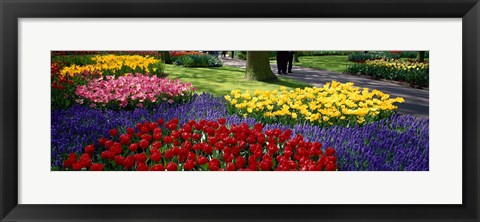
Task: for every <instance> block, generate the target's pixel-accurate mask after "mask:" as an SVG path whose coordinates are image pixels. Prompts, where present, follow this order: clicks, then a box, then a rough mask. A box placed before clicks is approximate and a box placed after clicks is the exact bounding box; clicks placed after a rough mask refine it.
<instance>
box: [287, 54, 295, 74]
mask: <svg viewBox="0 0 480 222" xmlns="http://www.w3.org/2000/svg"><path fill="white" fill-rule="evenodd" d="M294 54H295V52H294V51H288V58H287V63H288V73H293V72H292V66H293V56H294Z"/></svg>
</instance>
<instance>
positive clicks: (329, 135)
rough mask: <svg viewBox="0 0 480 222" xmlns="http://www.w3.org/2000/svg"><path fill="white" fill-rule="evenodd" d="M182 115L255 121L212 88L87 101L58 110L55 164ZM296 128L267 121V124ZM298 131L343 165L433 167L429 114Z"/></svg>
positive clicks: (185, 117)
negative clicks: (97, 103)
mask: <svg viewBox="0 0 480 222" xmlns="http://www.w3.org/2000/svg"><path fill="white" fill-rule="evenodd" d="M175 117H176V118H178V119H179V120H180V121H179V122H180V124H184V123H185V122H186V121H187V120H189V119H202V118H203V119H207V120H216V119H218V118H226V119H227V124H239V123H242V122H246V123H247V124H249V125H251V126H253V124H254V123H255V120H254V119H252V118H240V117H238V116H237V115H228V114H227V110H226V108H225V100H224V99H223V98H215V97H213V96H212V95H209V94H202V95H195V96H194V97H193V99H192V101H191V102H188V103H184V104H168V103H163V104H160V105H158V106H156V107H154V108H153V109H146V108H137V109H135V110H133V111H124V110H120V111H111V110H107V111H102V110H100V109H96V108H90V107H85V106H78V105H76V106H73V107H71V108H69V109H65V110H52V116H51V118H52V126H51V133H52V160H51V161H52V167H54V168H55V167H60V168H61V166H62V157H63V156H64V155H66V154H67V153H70V152H80V151H81V150H82V149H83V147H84V146H85V145H88V144H92V143H97V141H98V138H100V137H102V136H104V137H107V136H108V130H109V129H112V128H118V129H120V130H125V129H126V128H127V127H131V126H134V125H136V124H137V123H138V122H145V121H156V120H157V119H158V118H163V119H165V120H170V119H173V118H175ZM275 127H278V128H280V129H286V128H290V127H289V126H279V125H276V124H266V125H265V130H266V129H273V128H275ZM292 131H293V133H300V134H302V135H303V136H304V138H305V139H306V140H309V141H322V142H323V145H324V146H325V147H329V146H331V147H334V148H335V150H336V152H337V154H336V155H337V159H338V169H339V170H343V171H357V170H370V171H372V170H376V171H385V170H409V171H417V170H422V171H424V170H428V169H429V167H428V166H429V164H428V163H429V162H428V154H429V150H428V140H429V134H428V132H429V130H428V119H418V118H415V117H412V116H399V115H395V116H392V117H391V118H389V119H386V120H382V121H379V122H375V123H371V124H368V125H365V126H363V127H355V128H343V127H329V128H321V127H318V126H311V125H295V126H294V127H292Z"/></svg>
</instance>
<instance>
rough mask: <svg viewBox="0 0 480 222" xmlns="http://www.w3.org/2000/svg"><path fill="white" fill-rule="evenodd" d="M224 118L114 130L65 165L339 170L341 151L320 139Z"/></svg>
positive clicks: (160, 121)
mask: <svg viewBox="0 0 480 222" xmlns="http://www.w3.org/2000/svg"><path fill="white" fill-rule="evenodd" d="M225 123H226V119H224V118H221V119H218V121H206V120H199V121H198V122H197V121H195V120H190V121H188V123H186V124H184V125H183V126H182V127H181V128H179V124H178V119H176V118H175V119H172V120H171V121H169V122H167V123H165V127H163V124H164V120H163V119H161V118H160V119H158V120H157V121H156V122H144V123H138V124H137V125H136V127H132V128H127V129H126V130H125V132H123V134H120V133H119V131H118V130H117V129H110V130H109V137H108V138H104V137H101V138H100V139H99V142H98V144H99V145H98V146H95V145H94V144H90V145H87V146H85V148H84V152H83V154H80V156H79V157H77V155H76V153H70V154H69V155H68V158H66V160H64V162H63V165H64V167H65V168H66V169H70V170H137V171H147V170H151V171H164V170H167V171H187V170H193V171H207V170H209V171H218V170H228V171H234V170H241V171H244V170H248V171H258V170H262V171H270V170H277V171H291V170H294V171H296V170H302V171H321V170H329V171H334V170H336V168H337V167H336V157H335V156H334V154H335V150H334V149H333V148H327V149H325V150H322V149H321V148H322V144H321V143H319V142H305V141H304V140H303V137H302V136H301V135H299V134H297V135H296V136H294V137H293V138H291V137H292V134H291V130H288V129H287V130H285V131H282V130H279V129H273V130H267V131H265V133H263V126H262V125H261V124H255V125H254V127H253V128H250V127H249V126H248V125H247V124H245V123H243V124H241V125H238V126H237V125H231V126H229V127H227V126H225Z"/></svg>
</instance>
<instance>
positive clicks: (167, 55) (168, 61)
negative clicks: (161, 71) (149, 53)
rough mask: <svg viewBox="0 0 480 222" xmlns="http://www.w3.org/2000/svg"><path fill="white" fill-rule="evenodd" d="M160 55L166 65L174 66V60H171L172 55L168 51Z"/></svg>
mask: <svg viewBox="0 0 480 222" xmlns="http://www.w3.org/2000/svg"><path fill="white" fill-rule="evenodd" d="M160 55H161V56H162V60H163V62H164V63H165V64H172V59H171V58H170V53H169V52H168V51H161V52H160Z"/></svg>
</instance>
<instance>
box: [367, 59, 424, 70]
mask: <svg viewBox="0 0 480 222" xmlns="http://www.w3.org/2000/svg"><path fill="white" fill-rule="evenodd" d="M365 64H367V65H374V66H384V67H388V68H391V69H397V70H405V71H411V70H420V69H428V63H421V62H408V61H401V60H383V59H381V60H367V61H366V62H365Z"/></svg>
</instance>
